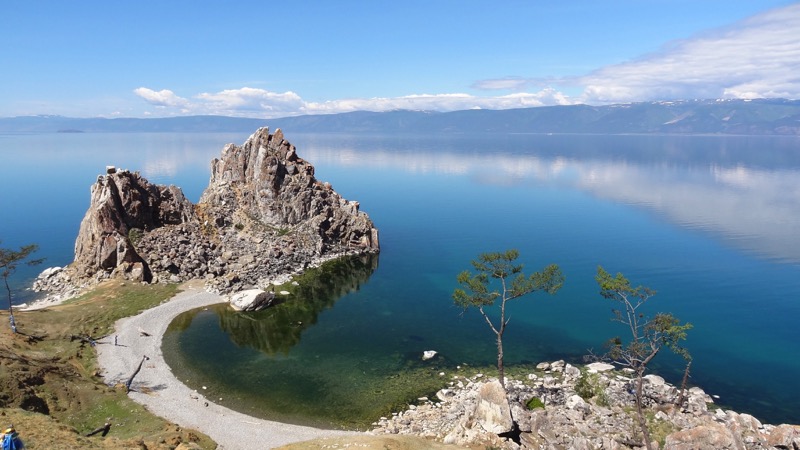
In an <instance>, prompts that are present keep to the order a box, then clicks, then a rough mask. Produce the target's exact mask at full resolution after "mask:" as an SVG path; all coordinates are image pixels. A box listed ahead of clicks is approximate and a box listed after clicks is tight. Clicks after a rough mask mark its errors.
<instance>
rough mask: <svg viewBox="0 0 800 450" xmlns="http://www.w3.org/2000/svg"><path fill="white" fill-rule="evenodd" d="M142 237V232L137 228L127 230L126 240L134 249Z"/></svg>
mask: <svg viewBox="0 0 800 450" xmlns="http://www.w3.org/2000/svg"><path fill="white" fill-rule="evenodd" d="M142 237H144V231H142V230H140V229H139V228H131V229H130V230H128V240H129V241H131V245H133V246H134V247H136V246H137V245H138V244H139V241H141V240H142Z"/></svg>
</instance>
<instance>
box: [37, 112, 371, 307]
mask: <svg viewBox="0 0 800 450" xmlns="http://www.w3.org/2000/svg"><path fill="white" fill-rule="evenodd" d="M377 251H379V243H378V231H377V229H376V228H375V226H374V224H373V223H372V221H371V220H370V218H369V216H367V214H366V213H364V212H362V211H360V210H359V204H358V202H354V201H348V200H345V199H344V198H342V197H341V196H340V195H339V194H338V193H337V192H336V191H334V190H333V188H332V187H331V185H330V184H328V183H322V182H320V181H318V180H316V178H314V167H313V166H312V165H311V164H310V163H308V162H307V161H305V160H303V159H302V158H300V157H299V156H298V155H297V152H296V149H295V147H294V146H293V145H291V144H290V143H289V142H287V141H286V140H285V139H284V138H283V133H282V132H281V130H280V129H278V130H276V132H275V133H274V134H270V133H269V129H267V128H261V129H259V130H258V131H257V132H256V133H254V134H253V135H251V136H250V138H249V139H248V140H247V141H246V142H245V143H244V145H242V146H236V145H233V144H229V145H227V146H226V147H225V148H224V149H223V150H222V155H221V157H220V158H218V159H214V160H213V161H212V162H211V181H210V183H209V186H208V187H207V188H206V190H205V191H204V192H203V195H202V197H201V200H200V202H199V203H198V204H197V205H194V204H192V203H191V202H190V201H189V200H187V199H186V197H185V196H184V195H183V192H182V191H181V190H180V188H178V187H175V186H161V185H154V184H152V183H150V182H149V181H147V180H146V179H144V178H143V177H142V176H141V175H140V174H139V173H138V172H130V171H127V170H117V169H116V168H114V167H112V166H109V167H108V168H107V173H106V174H105V175H101V176H99V177H98V179H97V182H96V183H95V184H94V185H93V186H92V189H91V204H90V206H89V209H88V211H87V212H86V215H85V217H84V218H83V221H82V222H81V226H80V231H79V233H78V237H77V239H76V242H75V261H74V262H73V263H72V264H71V265H70V266H68V267H67V268H65V269H64V270H58V271H50V272H48V273H47V274H43V276H40V278H39V279H38V280H37V282H36V285H35V287H34V288H35V289H37V290H48V291H50V292H51V293H52V294H53V295H56V296H62V297H63V296H68V295H71V294H74V293H75V292H78V291H80V290H81V289H82V288H85V287H88V286H91V285H93V284H96V283H97V282H99V281H102V280H105V279H108V278H124V279H127V280H132V281H139V282H180V281H185V280H189V279H198V278H199V279H205V280H206V282H207V285H208V286H209V288H210V289H212V290H215V291H217V292H220V293H230V292H235V291H240V290H244V289H251V288H261V289H266V288H267V287H268V286H269V285H270V284H273V283H275V282H277V281H280V280H282V279H285V277H286V276H288V275H290V274H292V273H295V272H298V271H302V270H304V269H306V268H307V267H309V266H311V265H314V264H317V263H319V262H321V261H324V260H327V259H331V258H334V257H338V256H342V255H346V254H357V253H370V252H377Z"/></svg>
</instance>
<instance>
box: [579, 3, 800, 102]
mask: <svg viewBox="0 0 800 450" xmlns="http://www.w3.org/2000/svg"><path fill="white" fill-rule="evenodd" d="M798 30H800V4H795V5H791V6H787V7H784V8H779V9H775V10H771V11H768V12H766V13H763V14H760V15H757V16H754V17H752V18H750V19H748V20H745V21H742V22H740V23H737V24H736V25H733V26H731V27H726V28H722V29H718V30H715V31H713V32H709V33H706V34H703V35H700V36H696V37H694V38H691V39H687V40H683V41H679V42H674V43H672V44H671V45H669V46H668V47H666V48H664V49H662V50H661V51H659V52H657V53H653V54H650V55H645V56H644V57H642V58H639V59H638V60H636V61H630V62H626V63H622V64H617V65H613V66H609V67H605V68H602V69H599V70H597V71H595V72H593V73H591V74H588V75H586V76H584V77H580V78H578V79H577V82H578V83H579V84H580V85H582V86H585V91H584V100H585V101H586V102H589V103H591V102H619V101H639V100H653V99H675V98H760V97H788V98H798V97H800V76H798V75H797V74H798V73H800V39H798Z"/></svg>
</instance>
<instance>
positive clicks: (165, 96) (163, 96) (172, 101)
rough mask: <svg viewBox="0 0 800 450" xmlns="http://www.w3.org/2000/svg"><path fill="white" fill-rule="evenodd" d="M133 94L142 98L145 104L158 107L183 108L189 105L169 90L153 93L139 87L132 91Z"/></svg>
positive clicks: (150, 90)
mask: <svg viewBox="0 0 800 450" xmlns="http://www.w3.org/2000/svg"><path fill="white" fill-rule="evenodd" d="M133 93H134V94H136V95H138V96H139V97H142V98H143V99H144V100H145V101H146V102H147V103H150V104H151V105H155V106H159V107H185V106H186V105H188V104H189V101H188V100H186V99H185V98H181V97H178V96H177V95H175V93H174V92H172V91H170V90H169V89H162V90H160V91H154V90H152V89H148V88H146V87H140V88H136V89H134V90H133Z"/></svg>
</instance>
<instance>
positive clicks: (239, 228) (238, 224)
mask: <svg viewBox="0 0 800 450" xmlns="http://www.w3.org/2000/svg"><path fill="white" fill-rule="evenodd" d="M233 228H236V229H237V230H239V231H242V230H244V224H243V223H241V222H236V225H234V226H233Z"/></svg>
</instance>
